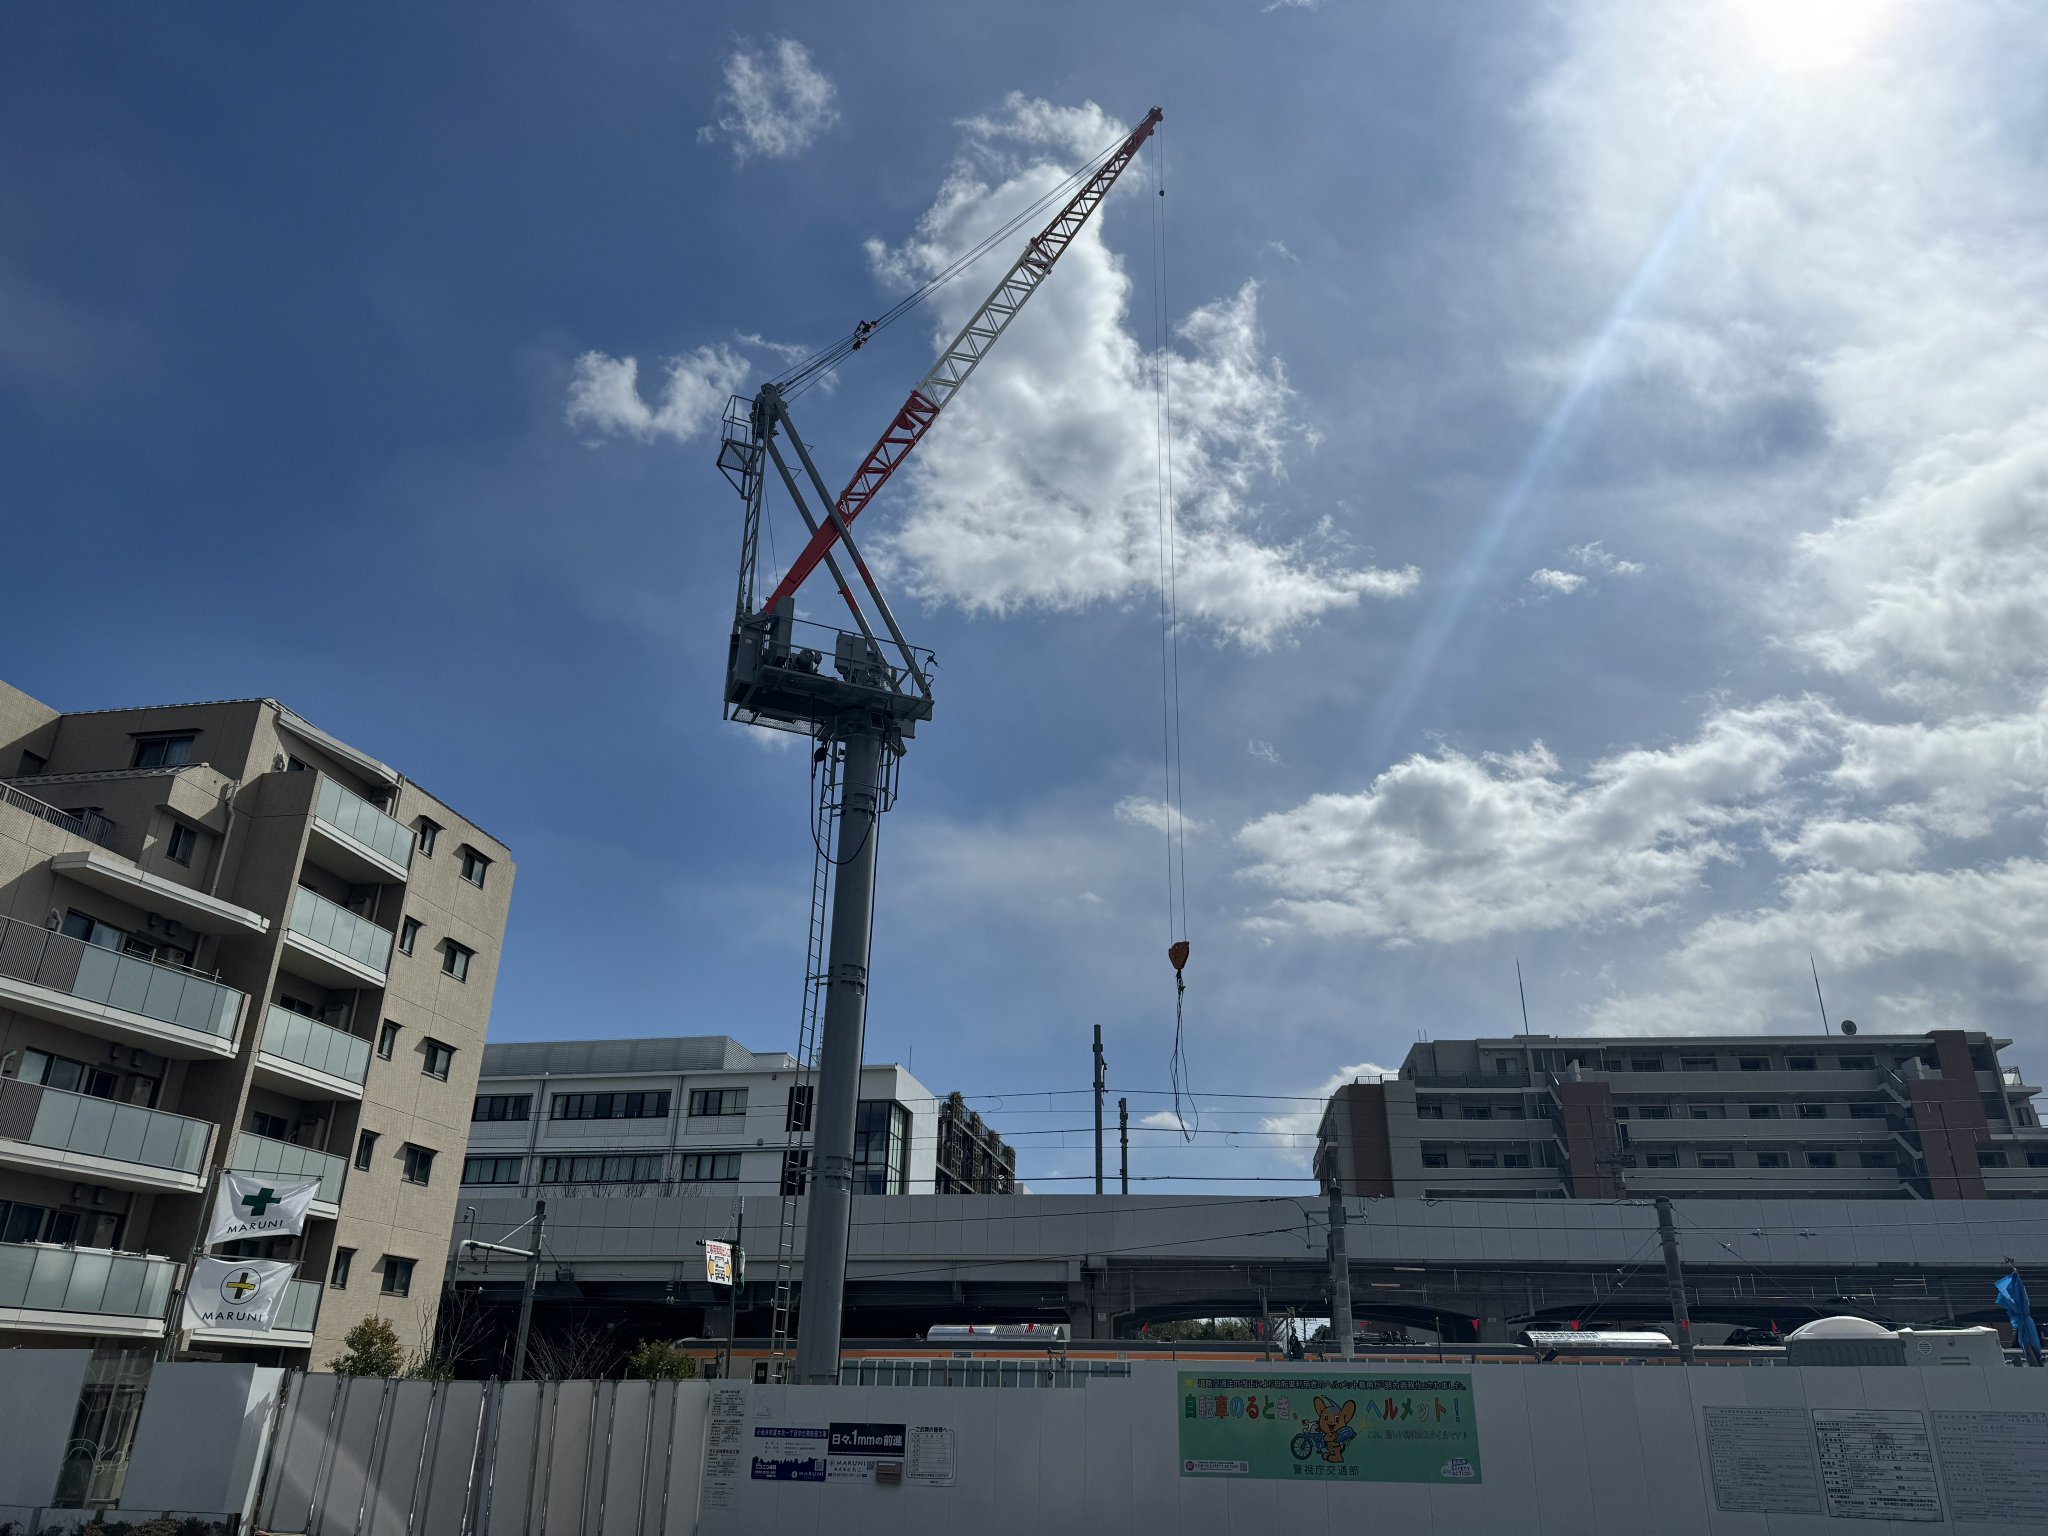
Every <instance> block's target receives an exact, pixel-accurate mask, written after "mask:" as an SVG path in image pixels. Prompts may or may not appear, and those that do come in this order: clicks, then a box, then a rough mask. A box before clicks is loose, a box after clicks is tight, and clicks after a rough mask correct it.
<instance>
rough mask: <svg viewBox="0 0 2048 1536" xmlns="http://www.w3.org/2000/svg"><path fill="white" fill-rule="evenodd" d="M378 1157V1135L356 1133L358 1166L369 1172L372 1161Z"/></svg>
mask: <svg viewBox="0 0 2048 1536" xmlns="http://www.w3.org/2000/svg"><path fill="white" fill-rule="evenodd" d="M376 1155H377V1133H376V1132H375V1131H358V1132H356V1166H357V1167H358V1168H362V1169H366V1170H367V1169H368V1168H369V1166H370V1159H371V1158H373V1157H375V1156H376Z"/></svg>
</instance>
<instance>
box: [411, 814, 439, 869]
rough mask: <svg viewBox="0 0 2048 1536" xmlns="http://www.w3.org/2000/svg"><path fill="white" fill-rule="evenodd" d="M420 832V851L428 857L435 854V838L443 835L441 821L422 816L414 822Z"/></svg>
mask: <svg viewBox="0 0 2048 1536" xmlns="http://www.w3.org/2000/svg"><path fill="white" fill-rule="evenodd" d="M413 825H414V826H416V827H418V828H419V832H420V852H421V853H423V854H425V855H426V856H427V857H428V858H430V859H431V858H432V857H433V856H434V839H435V838H437V837H439V836H440V835H441V823H439V822H438V821H434V820H431V819H429V818H428V817H425V816H422V817H421V818H420V819H419V820H418V821H416V822H414V823H413Z"/></svg>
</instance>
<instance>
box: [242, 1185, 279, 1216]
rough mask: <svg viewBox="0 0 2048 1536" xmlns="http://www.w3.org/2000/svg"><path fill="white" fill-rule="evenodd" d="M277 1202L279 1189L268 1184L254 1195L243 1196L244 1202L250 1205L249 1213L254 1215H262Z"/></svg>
mask: <svg viewBox="0 0 2048 1536" xmlns="http://www.w3.org/2000/svg"><path fill="white" fill-rule="evenodd" d="M277 1203H278V1201H277V1191H276V1190H274V1189H272V1188H271V1187H270V1186H269V1185H267V1184H266V1185H264V1186H263V1188H261V1189H259V1190H257V1191H256V1193H255V1194H253V1195H244V1196H242V1204H244V1205H246V1206H247V1207H249V1214H250V1215H251V1216H252V1217H255V1216H261V1215H262V1214H263V1213H264V1212H265V1211H267V1210H269V1209H270V1208H271V1207H272V1206H273V1205H276V1204H277Z"/></svg>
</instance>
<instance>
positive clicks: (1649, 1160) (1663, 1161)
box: [1643, 1152, 1678, 1168]
mask: <svg viewBox="0 0 2048 1536" xmlns="http://www.w3.org/2000/svg"><path fill="white" fill-rule="evenodd" d="M1643 1165H1644V1166H1645V1167H1647V1168H1676V1167H1677V1166H1678V1154H1677V1153H1676V1152H1650V1153H1646V1154H1645V1155H1644V1157H1643Z"/></svg>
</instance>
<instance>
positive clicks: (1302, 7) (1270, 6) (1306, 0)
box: [1259, 0, 1323, 16]
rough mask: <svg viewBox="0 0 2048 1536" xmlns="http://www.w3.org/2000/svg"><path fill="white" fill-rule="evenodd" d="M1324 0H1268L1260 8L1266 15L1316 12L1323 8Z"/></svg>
mask: <svg viewBox="0 0 2048 1536" xmlns="http://www.w3.org/2000/svg"><path fill="white" fill-rule="evenodd" d="M1322 4H1323V0H1266V3H1265V4H1264V5H1262V6H1260V7H1259V9H1260V11H1262V12H1263V13H1265V14H1266V15H1269V16H1270V15H1271V14H1272V13H1273V12H1275V11H1314V10H1320V9H1321V8H1322Z"/></svg>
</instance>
